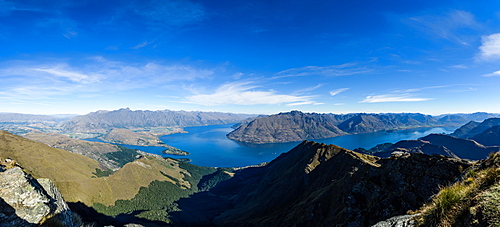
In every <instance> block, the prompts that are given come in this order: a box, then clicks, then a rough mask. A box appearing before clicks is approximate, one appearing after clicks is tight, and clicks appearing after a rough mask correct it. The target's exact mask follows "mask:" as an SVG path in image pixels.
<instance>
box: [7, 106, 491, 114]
mask: <svg viewBox="0 0 500 227" xmlns="http://www.w3.org/2000/svg"><path fill="white" fill-rule="evenodd" d="M119 110H130V111H166V110H168V111H178V112H181V111H184V112H205V113H230V114H246V115H276V114H281V113H290V112H293V111H299V112H302V113H317V114H338V115H343V114H361V113H364V114H404V113H407V114H411V113H413V114H424V115H430V116H442V115H455V114H476V113H485V114H500V113H493V112H486V111H476V112H455V113H440V114H428V113H423V112H404V111H403V112H342V113H335V112H314V111H302V110H290V111H281V112H277V113H238V112H228V111H216V110H207V111H205V110H174V109H156V110H151V109H131V108H129V107H124V108H119V109H114V110H95V111H90V112H88V113H85V114H77V113H54V114H45V113H21V112H0V114H25V115H42V116H62V115H66V116H84V115H88V114H91V113H97V112H102V111H106V112H113V111H119Z"/></svg>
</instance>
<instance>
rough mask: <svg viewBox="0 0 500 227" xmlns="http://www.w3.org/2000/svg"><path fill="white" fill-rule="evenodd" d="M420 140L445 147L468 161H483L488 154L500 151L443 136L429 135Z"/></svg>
mask: <svg viewBox="0 0 500 227" xmlns="http://www.w3.org/2000/svg"><path fill="white" fill-rule="evenodd" d="M420 140H424V141H429V142H430V143H431V144H434V145H438V146H443V147H446V148H448V149H449V150H450V151H451V152H453V153H454V154H455V155H457V156H458V157H460V158H464V159H470V160H480V159H485V158H487V157H488V155H489V154H490V153H495V152H498V151H499V150H500V147H486V146H484V145H482V144H479V143H477V142H476V141H474V140H466V139H462V138H457V137H453V136H448V135H443V134H430V135H428V136H425V137H422V138H420Z"/></svg>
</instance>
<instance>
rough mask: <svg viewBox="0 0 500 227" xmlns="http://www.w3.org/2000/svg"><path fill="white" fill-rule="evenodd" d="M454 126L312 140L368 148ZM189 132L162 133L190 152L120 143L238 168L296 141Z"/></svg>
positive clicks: (206, 129) (220, 128)
mask: <svg viewBox="0 0 500 227" xmlns="http://www.w3.org/2000/svg"><path fill="white" fill-rule="evenodd" d="M455 129H456V128H455V127H440V128H420V129H410V130H402V131H395V132H375V133H366V134H357V135H348V136H341V137H334V138H328V139H318V140H314V141H316V142H320V143H326V144H335V145H338V146H341V147H344V148H347V149H351V150H352V149H354V148H358V147H363V148H366V149H369V148H371V147H373V146H375V145H377V144H380V143H387V142H389V143H394V142H397V141H400V140H410V139H418V138H420V137H423V136H426V135H428V134H430V133H452V132H453V131H454V130H455ZM184 130H186V131H188V132H189V133H184V134H173V135H167V136H162V137H161V138H160V139H161V140H162V141H164V142H165V143H166V144H168V145H171V146H174V147H177V148H179V149H182V150H185V151H188V152H190V153H191V155H188V156H175V155H166V154H162V153H161V151H162V150H163V148H161V147H141V146H131V145H124V146H125V147H128V148H133V149H138V150H142V151H145V152H149V153H154V154H159V155H162V156H164V157H173V158H189V159H191V160H192V164H195V165H200V166H212V167H240V166H248V165H255V164H259V163H262V162H268V161H271V160H273V159H274V158H276V157H278V155H280V154H281V153H283V152H287V151H289V150H290V149H292V148H293V147H295V146H297V144H299V143H300V142H290V143H277V144H262V145H255V144H244V143H239V142H235V141H232V140H230V139H227V138H226V134H227V133H229V132H230V131H231V130H232V129H231V125H211V126H199V127H187V128H185V129H184Z"/></svg>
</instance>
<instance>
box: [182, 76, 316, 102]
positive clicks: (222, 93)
mask: <svg viewBox="0 0 500 227" xmlns="http://www.w3.org/2000/svg"><path fill="white" fill-rule="evenodd" d="M252 84H253V83H252V82H233V83H226V84H223V85H221V86H220V87H219V88H217V89H216V91H215V92H214V93H212V94H196V95H192V96H188V97H186V99H187V100H188V101H187V103H194V104H199V105H204V106H218V105H261V104H264V105H266V104H268V105H280V104H286V105H291V106H296V105H307V104H313V105H314V104H318V103H316V102H315V101H312V100H311V98H312V96H298V95H284V94H277V92H276V91H273V90H267V91H264V90H258V86H256V85H252Z"/></svg>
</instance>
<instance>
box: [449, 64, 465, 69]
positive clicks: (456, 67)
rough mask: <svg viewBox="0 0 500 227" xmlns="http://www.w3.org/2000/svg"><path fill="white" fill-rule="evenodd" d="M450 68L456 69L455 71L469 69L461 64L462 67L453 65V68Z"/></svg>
mask: <svg viewBox="0 0 500 227" xmlns="http://www.w3.org/2000/svg"><path fill="white" fill-rule="evenodd" d="M450 68H454V69H468V68H469V67H468V66H466V65H462V64H460V65H452V66H450Z"/></svg>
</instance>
